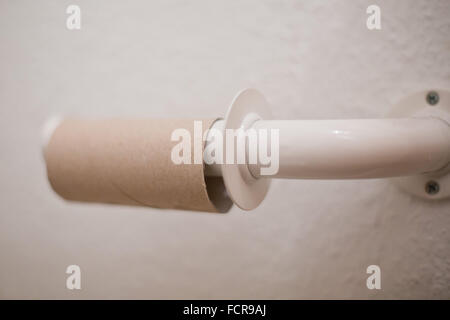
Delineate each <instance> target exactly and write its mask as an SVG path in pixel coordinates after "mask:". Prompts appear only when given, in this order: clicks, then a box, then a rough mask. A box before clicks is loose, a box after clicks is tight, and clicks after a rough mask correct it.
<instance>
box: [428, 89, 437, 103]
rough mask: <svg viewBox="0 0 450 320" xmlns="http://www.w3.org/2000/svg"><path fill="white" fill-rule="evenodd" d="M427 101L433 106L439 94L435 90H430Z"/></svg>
mask: <svg viewBox="0 0 450 320" xmlns="http://www.w3.org/2000/svg"><path fill="white" fill-rule="evenodd" d="M427 102H428V104H429V105H431V106H434V105H436V104H437V103H438V102H439V94H438V93H437V92H436V91H430V92H428V94H427Z"/></svg>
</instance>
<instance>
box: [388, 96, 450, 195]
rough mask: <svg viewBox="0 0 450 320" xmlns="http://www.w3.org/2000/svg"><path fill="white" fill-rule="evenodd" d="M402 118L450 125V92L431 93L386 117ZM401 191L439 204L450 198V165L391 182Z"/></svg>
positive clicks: (411, 98)
mask: <svg viewBox="0 0 450 320" xmlns="http://www.w3.org/2000/svg"><path fill="white" fill-rule="evenodd" d="M387 116H388V117H389V118H399V117H427V116H428V117H435V118H439V119H442V120H444V121H446V122H447V124H449V125H450V91H447V90H428V91H422V92H418V93H415V94H412V95H410V96H408V97H406V98H405V99H403V100H401V101H400V102H399V103H397V105H395V106H394V108H393V109H392V110H391V112H390V113H389V114H388V115H387ZM392 181H393V183H395V184H396V185H397V186H398V187H399V188H401V189H402V190H404V191H406V192H408V193H410V194H413V195H415V196H417V197H420V198H423V199H428V200H438V199H445V198H449V197H450V164H449V165H447V166H446V167H444V168H442V169H441V170H438V171H434V172H430V173H423V174H419V175H413V176H406V177H397V178H392Z"/></svg>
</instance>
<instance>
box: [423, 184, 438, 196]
mask: <svg viewBox="0 0 450 320" xmlns="http://www.w3.org/2000/svg"><path fill="white" fill-rule="evenodd" d="M425 192H426V193H428V194H429V195H430V196H432V195H435V194H437V193H438V192H439V184H438V183H437V182H436V181H428V182H427V184H426V185H425Z"/></svg>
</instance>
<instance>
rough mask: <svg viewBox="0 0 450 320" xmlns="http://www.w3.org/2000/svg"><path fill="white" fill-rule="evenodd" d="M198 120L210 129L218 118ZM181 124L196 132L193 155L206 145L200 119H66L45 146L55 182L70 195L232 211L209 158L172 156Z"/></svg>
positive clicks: (78, 198) (91, 199)
mask: <svg viewBox="0 0 450 320" xmlns="http://www.w3.org/2000/svg"><path fill="white" fill-rule="evenodd" d="M196 121H201V123H202V130H203V132H204V131H205V130H207V129H208V128H210V126H211V125H212V124H213V122H214V121H215V120H214V119H207V120H196ZM180 128H182V129H186V130H188V131H189V133H190V136H191V138H192V143H191V155H192V160H193V159H194V145H196V144H197V146H202V148H204V143H203V140H202V137H201V136H200V135H198V134H197V135H196V134H194V120H189V119H106V120H99V119H75V118H69V119H65V120H63V121H62V122H60V123H59V125H58V126H57V127H56V129H55V130H54V131H53V133H52V134H51V136H50V139H49V141H48V143H47V145H46V147H45V148H44V156H45V160H46V164H47V174H48V179H49V181H50V184H51V186H52V188H53V189H54V190H55V191H56V192H57V193H58V194H59V195H61V196H62V197H63V198H65V199H67V200H75V201H87V202H103V203H115V204H126V205H138V206H150V207H157V208H173V209H183V210H197V211H208V212H226V211H228V210H229V208H230V207H231V205H232V202H231V200H230V199H229V198H228V196H227V194H226V191H225V186H224V184H223V181H222V178H220V177H216V178H208V179H207V180H205V176H204V167H203V164H194V163H193V161H192V164H184V163H183V164H178V165H177V164H175V163H174V162H173V161H172V160H171V152H172V148H173V147H174V146H175V145H176V144H178V143H179V141H171V135H172V132H173V131H174V130H175V129H180ZM194 139H200V140H197V141H194ZM202 154H203V151H202Z"/></svg>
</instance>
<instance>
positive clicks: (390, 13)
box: [0, 0, 450, 299]
mask: <svg viewBox="0 0 450 320" xmlns="http://www.w3.org/2000/svg"><path fill="white" fill-rule="evenodd" d="M373 3H376V4H378V5H379V6H380V7H381V10H382V30H381V31H369V30H368V29H367V28H366V23H365V21H366V17H367V14H366V12H365V11H366V8H367V6H368V5H369V4H373ZM69 4H78V5H79V6H80V7H81V10H82V29H81V30H80V31H68V30H67V29H66V26H65V23H66V22H65V20H66V17H67V15H66V13H65V10H66V7H67V6H68V5H69ZM449 16H450V2H449V1H445V0H443V1H426V0H423V1H406V0H402V1H394V0H392V1H386V0H385V1H382V0H368V1H345V2H344V1H287V2H280V1H257V0H254V1H206V0H205V1H190V2H188V1H106V0H101V1H100V0H97V1H87V0H83V1H81V0H71V1H50V0H49V1H13V0H1V1H0V112H1V113H0V130H1V131H0V132H1V134H0V147H1V152H0V161H1V164H2V165H1V166H0V177H1V180H0V188H1V189H0V190H1V196H0V199H1V201H0V298H64V299H66V298H446V299H448V298H450V210H449V208H450V202H448V201H447V202H436V203H434V202H425V201H422V200H419V199H416V198H413V197H411V196H409V195H407V194H404V193H402V192H400V191H398V190H397V189H396V188H395V187H394V186H392V185H391V184H390V183H389V182H388V181H387V180H370V181H307V180H304V181H274V183H273V185H272V188H271V190H270V192H269V194H268V197H267V198H266V200H265V201H264V202H263V204H262V205H261V206H260V207H259V208H258V209H257V210H255V211H253V212H249V213H243V212H242V211H240V210H239V209H237V208H233V209H232V211H231V212H230V213H229V214H226V215H215V214H205V213H195V212H194V213H192V212H181V211H178V212H176V211H162V210H157V209H148V208H130V207H120V206H107V205H92V204H80V203H68V202H65V201H63V200H62V199H60V198H59V197H58V196H57V195H56V194H55V193H54V192H53V191H52V190H51V189H50V187H49V184H48V182H47V180H46V172H45V166H44V162H43V159H42V156H41V145H40V143H41V141H40V129H41V125H42V124H43V123H44V122H45V120H46V119H47V118H48V117H49V116H51V115H54V114H76V115H105V116H112V115H132V116H160V117H161V116H164V117H165V116H167V117H170V116H178V117H181V116H191V117H209V116H222V115H224V112H225V110H226V108H227V106H228V104H229V102H230V100H231V99H232V97H233V96H234V94H235V93H236V92H237V91H238V90H239V89H242V88H245V87H256V88H259V89H260V90H261V91H262V92H264V94H265V95H266V96H267V98H268V99H269V101H270V103H271V104H272V105H273V106H274V108H273V111H274V115H275V116H276V117H277V118H280V119H294V118H298V119H306V118H315V119H325V118H361V117H383V115H385V114H386V113H387V112H388V111H389V110H390V108H391V107H392V105H393V104H395V102H396V101H398V100H399V99H401V98H402V97H404V96H405V95H408V94H410V93H413V92H415V91H418V90H425V89H429V88H447V89H448V88H449V87H450V38H449V34H450V19H449ZM69 264H78V265H80V266H81V269H82V290H81V291H69V290H67V289H66V288H65V279H66V276H67V275H66V274H65V268H66V267H67V266H68V265H69ZM370 264H377V265H379V266H380V267H381V271H382V290H379V291H377V290H368V289H367V288H366V278H367V276H368V275H367V274H366V273H365V269H366V267H367V266H368V265H370Z"/></svg>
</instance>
